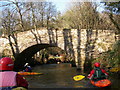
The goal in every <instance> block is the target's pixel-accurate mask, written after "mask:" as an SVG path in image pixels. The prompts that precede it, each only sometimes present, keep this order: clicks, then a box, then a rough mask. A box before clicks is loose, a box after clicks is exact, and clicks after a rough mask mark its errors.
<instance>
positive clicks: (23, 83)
mask: <svg viewBox="0 0 120 90" xmlns="http://www.w3.org/2000/svg"><path fill="white" fill-rule="evenodd" d="M16 82H17V87H24V88H28V82H27V81H26V79H25V78H24V77H22V76H21V75H19V74H17V75H16Z"/></svg>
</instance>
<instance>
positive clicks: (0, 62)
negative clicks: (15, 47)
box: [0, 57, 14, 71]
mask: <svg viewBox="0 0 120 90" xmlns="http://www.w3.org/2000/svg"><path fill="white" fill-rule="evenodd" d="M13 68H14V61H13V60H12V59H11V58H9V57H3V58H1V59H0V70H10V71H11V70H13Z"/></svg>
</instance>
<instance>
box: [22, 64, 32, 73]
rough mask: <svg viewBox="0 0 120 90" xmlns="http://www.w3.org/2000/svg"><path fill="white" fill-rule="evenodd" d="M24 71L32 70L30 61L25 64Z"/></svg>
mask: <svg viewBox="0 0 120 90" xmlns="http://www.w3.org/2000/svg"><path fill="white" fill-rule="evenodd" d="M24 68H25V69H24V70H23V71H24V72H32V68H31V66H29V63H26V64H25V65H24Z"/></svg>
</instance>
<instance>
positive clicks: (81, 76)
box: [73, 75, 85, 81]
mask: <svg viewBox="0 0 120 90" xmlns="http://www.w3.org/2000/svg"><path fill="white" fill-rule="evenodd" d="M83 78H85V76H83V75H76V76H74V77H73V79H74V80H75V81H79V80H82V79H83Z"/></svg>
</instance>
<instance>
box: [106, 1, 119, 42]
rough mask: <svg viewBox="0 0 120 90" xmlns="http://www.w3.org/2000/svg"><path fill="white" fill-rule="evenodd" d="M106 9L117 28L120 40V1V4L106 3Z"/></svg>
mask: <svg viewBox="0 0 120 90" xmlns="http://www.w3.org/2000/svg"><path fill="white" fill-rule="evenodd" d="M105 6H106V9H107V10H108V16H109V19H110V21H111V23H112V24H113V25H114V26H115V28H116V34H117V35H118V40H119V39H120V23H119V21H120V1H119V2H105Z"/></svg>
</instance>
